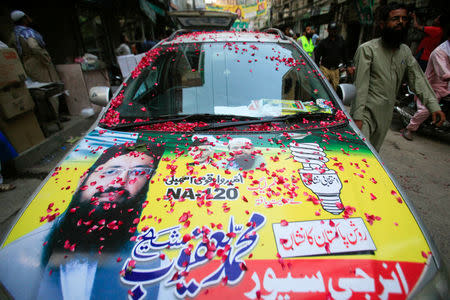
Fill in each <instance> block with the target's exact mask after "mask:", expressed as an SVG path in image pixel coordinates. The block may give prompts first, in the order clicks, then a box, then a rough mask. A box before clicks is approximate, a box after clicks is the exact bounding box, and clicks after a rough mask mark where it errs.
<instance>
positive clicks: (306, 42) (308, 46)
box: [297, 26, 314, 57]
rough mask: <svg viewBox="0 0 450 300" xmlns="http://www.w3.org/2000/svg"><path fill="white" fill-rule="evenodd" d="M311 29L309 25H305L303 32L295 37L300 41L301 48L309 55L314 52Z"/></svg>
mask: <svg viewBox="0 0 450 300" xmlns="http://www.w3.org/2000/svg"><path fill="white" fill-rule="evenodd" d="M312 36H313V31H312V28H311V26H306V28H305V34H304V35H302V36H301V37H299V38H298V39H297V41H298V42H300V46H301V47H302V48H303V50H305V51H306V53H308V55H309V56H311V57H312V56H313V54H314V43H313V40H312Z"/></svg>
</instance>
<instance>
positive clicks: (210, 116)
mask: <svg viewBox="0 0 450 300" xmlns="http://www.w3.org/2000/svg"><path fill="white" fill-rule="evenodd" d="M192 118H195V119H205V118H206V119H217V118H242V117H241V116H235V115H215V114H185V115H164V116H158V117H157V119H153V120H148V121H142V122H131V123H122V124H117V125H116V126H112V127H110V128H109V129H112V130H115V129H123V128H129V127H139V126H145V125H152V124H157V123H162V122H177V121H184V120H187V119H192ZM245 118H252V117H245ZM254 121H255V120H254Z"/></svg>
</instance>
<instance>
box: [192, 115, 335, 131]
mask: <svg viewBox="0 0 450 300" xmlns="http://www.w3.org/2000/svg"><path fill="white" fill-rule="evenodd" d="M330 116H332V114H328V113H296V114H293V115H285V116H281V117H270V118H259V119H257V120H243V121H235V122H223V123H214V124H210V125H209V126H203V127H195V128H194V131H206V130H210V129H219V128H226V127H236V126H241V125H251V124H261V123H272V122H279V121H287V120H292V119H297V118H302V117H308V119H310V118H314V119H317V118H324V117H330Z"/></svg>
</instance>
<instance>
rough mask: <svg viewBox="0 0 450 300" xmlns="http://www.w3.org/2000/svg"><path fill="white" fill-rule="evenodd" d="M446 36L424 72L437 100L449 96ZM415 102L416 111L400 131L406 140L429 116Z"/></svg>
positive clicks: (449, 61) (449, 41)
mask: <svg viewBox="0 0 450 300" xmlns="http://www.w3.org/2000/svg"><path fill="white" fill-rule="evenodd" d="M447 35H448V36H447V38H448V39H447V40H446V41H445V42H443V43H442V44H440V45H439V46H438V47H437V48H436V49H434V50H433V52H431V55H430V59H429V60H428V65H427V69H426V71H425V75H426V76H427V79H428V81H429V82H430V84H431V87H432V88H433V91H434V93H435V94H436V97H437V98H438V100H441V99H442V98H446V97H447V98H448V97H449V96H450V88H449V83H450V32H448V33H447ZM415 100H416V103H417V111H416V113H415V114H414V116H413V117H412V119H411V120H410V121H409V124H408V126H406V128H405V129H403V130H402V136H403V137H404V138H405V139H407V140H412V139H413V133H414V132H416V131H417V129H419V126H420V124H422V123H423V121H425V120H426V119H428V117H429V116H430V112H429V111H428V109H427V108H426V107H425V106H424V105H423V104H422V102H420V100H419V99H417V97H415Z"/></svg>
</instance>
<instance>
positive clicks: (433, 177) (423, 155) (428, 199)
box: [0, 117, 450, 265]
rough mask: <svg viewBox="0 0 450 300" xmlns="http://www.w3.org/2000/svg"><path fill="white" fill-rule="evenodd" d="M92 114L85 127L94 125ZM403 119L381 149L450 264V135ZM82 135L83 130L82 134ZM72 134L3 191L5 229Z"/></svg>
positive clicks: (0, 220) (0, 221)
mask: <svg viewBox="0 0 450 300" xmlns="http://www.w3.org/2000/svg"><path fill="white" fill-rule="evenodd" d="M92 121H93V120H87V121H86V124H85V126H86V127H85V128H87V126H88V125H90V123H89V122H92ZM400 129H401V123H400V121H398V120H397V119H395V117H394V121H393V123H392V125H391V130H390V131H389V132H388V135H387V138H386V140H385V143H384V145H383V147H382V149H381V153H380V155H381V157H382V159H383V161H384V163H385V164H386V166H387V168H388V169H389V170H390V172H391V173H392V174H393V175H394V177H395V178H396V179H397V181H398V183H399V184H400V185H401V186H402V187H403V189H404V190H405V191H406V194H407V196H408V198H409V199H410V200H411V201H412V203H413V205H414V207H415V209H416V211H417V212H418V214H419V215H420V217H421V218H422V221H423V222H424V224H425V225H426V227H427V228H428V230H429V232H430V233H431V235H432V237H433V239H434V241H435V243H436V245H437V247H438V249H439V251H440V252H441V254H442V257H443V258H444V260H445V262H446V264H447V265H450V233H449V231H448V228H450V219H449V218H448V217H447V216H448V210H449V209H450V203H449V202H448V195H449V194H450V183H449V181H448V179H449V178H450V157H449V155H448V153H449V145H450V140H449V139H448V138H447V139H442V138H441V139H440V138H437V137H427V136H424V135H420V134H419V135H418V136H416V137H415V138H414V141H411V142H410V141H407V140H405V139H404V138H403V137H402V136H401V135H400V133H399V130H400ZM80 136H81V135H80ZM70 141H71V139H70V137H67V139H66V141H65V142H63V143H62V144H61V145H60V146H59V148H58V150H57V151H54V152H51V153H48V154H47V155H46V156H45V157H44V158H43V159H41V160H40V161H39V162H38V163H36V164H34V165H32V166H30V167H27V168H26V169H24V170H23V171H22V172H20V173H19V174H18V176H17V178H15V179H14V180H13V181H12V182H11V183H14V184H15V185H16V186H17V188H16V189H14V190H13V191H9V192H4V193H2V194H1V196H0V205H1V206H2V210H0V233H1V237H2V238H3V236H4V235H5V234H6V233H7V231H8V230H9V226H10V224H11V223H12V222H13V221H14V220H15V218H16V217H17V214H18V213H19V212H20V210H21V209H22V207H23V206H24V205H25V204H26V203H27V201H28V198H29V197H30V196H31V195H32V194H33V192H34V191H35V190H36V189H37V188H38V187H39V185H40V184H41V182H42V180H43V179H45V177H46V176H47V174H48V173H50V171H51V170H52V168H53V167H55V166H56V164H58V163H59V162H60V161H61V160H62V159H63V158H64V156H65V154H66V153H68V151H70V149H71V148H72V147H73V145H74V144H73V143H71V142H70Z"/></svg>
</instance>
